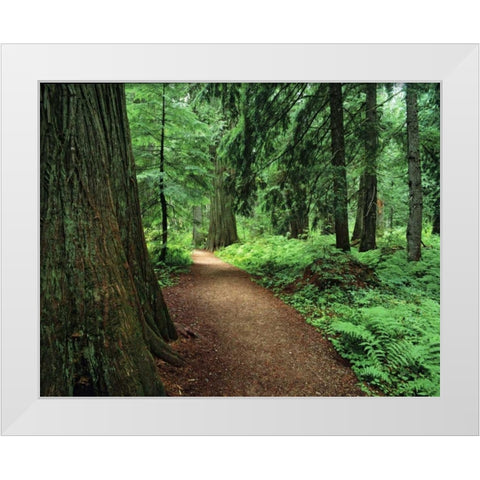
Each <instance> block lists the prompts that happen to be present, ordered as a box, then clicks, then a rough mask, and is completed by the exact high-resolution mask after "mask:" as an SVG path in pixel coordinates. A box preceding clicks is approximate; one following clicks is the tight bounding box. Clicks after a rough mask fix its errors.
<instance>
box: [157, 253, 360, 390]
mask: <svg viewBox="0 0 480 480" xmlns="http://www.w3.org/2000/svg"><path fill="white" fill-rule="evenodd" d="M163 293H164V297H165V301H166V303H167V305H168V308H169V311H170V315H171V317H172V319H173V321H174V323H175V325H176V326H177V329H178V331H179V339H178V340H176V341H175V342H173V343H172V347H173V349H174V350H175V351H176V352H178V353H179V354H180V355H181V356H182V357H183V358H184V359H185V361H186V362H185V365H184V366H182V367H174V366H171V365H168V364H166V363H165V362H162V361H158V368H159V372H160V376H161V378H162V380H163V382H164V385H165V388H166V391H167V395H169V396H194V397H212V396H213V397H223V396H227V397H244V396H270V397H287V396H288V397H303V396H365V393H363V391H362V390H361V389H360V387H359V386H358V379H357V377H356V376H355V374H354V373H353V372H352V370H351V369H350V367H349V365H348V363H347V362H346V361H345V360H343V359H342V358H341V357H340V356H339V355H338V353H337V352H336V351H335V349H334V348H333V346H332V344H331V343H330V342H328V341H327V340H325V339H324V338H323V337H322V335H321V334H320V332H319V331H318V330H316V329H315V328H314V327H313V326H311V325H308V324H307V323H306V322H305V319H304V318H303V317H302V316H301V315H300V314H299V313H298V312H296V311H295V310H294V309H293V308H291V307H290V306H288V305H286V304H285V303H283V302H282V301H281V300H280V299H279V298H277V297H275V296H274V294H273V293H272V292H270V291H269V290H266V289H265V288H263V287H261V286H260V285H258V284H256V283H255V282H254V281H253V280H252V279H251V276H250V275H249V274H248V273H246V272H244V271H242V270H240V269H238V268H236V267H233V266H231V265H229V264H227V263H225V262H223V261H221V260H220V259H218V258H217V257H215V256H214V255H213V254H212V253H210V252H206V251H201V250H196V251H195V252H194V253H193V265H192V266H191V270H190V272H189V273H183V274H181V275H180V279H179V283H178V284H177V285H175V286H173V287H167V288H163Z"/></svg>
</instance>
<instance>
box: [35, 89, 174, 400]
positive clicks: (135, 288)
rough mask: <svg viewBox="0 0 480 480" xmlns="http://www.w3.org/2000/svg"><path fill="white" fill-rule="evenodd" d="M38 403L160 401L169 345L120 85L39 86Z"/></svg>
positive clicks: (170, 332)
mask: <svg viewBox="0 0 480 480" xmlns="http://www.w3.org/2000/svg"><path fill="white" fill-rule="evenodd" d="M40 128H41V141H40V148H41V162H40V168H41V173H40V175H41V199H40V217H41V227H40V311H41V318H40V342H41V345H40V356H41V363H40V370H41V371H40V377H41V395H42V396H69V395H115V396H125V395H128V396H138V395H163V394H164V393H165V392H164V389H163V385H162V382H161V380H160V378H159V377H158V374H157V370H156V366H155V360H154V358H153V356H152V353H151V350H150V348H149V347H150V346H151V345H152V338H154V339H155V342H156V344H157V345H156V349H155V355H156V356H158V357H162V358H165V359H166V360H169V359H171V358H172V357H175V358H176V355H175V353H174V352H172V351H171V349H170V348H169V346H168V345H167V343H166V342H167V341H168V340H171V339H174V338H176V332H175V328H174V326H173V323H172V321H171V319H170V317H169V315H168V311H167V308H166V305H165V303H164V300H163V297H162V294H161V291H160V288H159V286H158V282H157V279H156V276H155V273H154V271H153V268H152V266H151V264H150V262H149V259H148V254H147V249H146V245H145V239H144V236H143V229H142V224H141V218H140V207H139V202H138V191H137V183H136V177H135V168H134V162H133V155H132V151H131V142H130V134H129V128H128V121H127V116H126V107H125V96H124V91H123V85H121V84H42V86H41V106H40Z"/></svg>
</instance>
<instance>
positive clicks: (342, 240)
mask: <svg viewBox="0 0 480 480" xmlns="http://www.w3.org/2000/svg"><path fill="white" fill-rule="evenodd" d="M330 125H331V131H332V167H333V210H334V219H335V238H336V247H337V248H340V249H342V250H343V251H346V252H347V251H350V241H349V235H348V196H347V173H346V168H345V139H344V131H343V100H342V84H341V83H331V84H330Z"/></svg>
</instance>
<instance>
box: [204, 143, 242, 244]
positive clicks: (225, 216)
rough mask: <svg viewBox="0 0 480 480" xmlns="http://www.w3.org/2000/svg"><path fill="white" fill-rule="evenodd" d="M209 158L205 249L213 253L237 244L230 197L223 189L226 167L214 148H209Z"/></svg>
mask: <svg viewBox="0 0 480 480" xmlns="http://www.w3.org/2000/svg"><path fill="white" fill-rule="evenodd" d="M210 156H211V157H212V161H213V163H214V165H215V176H214V180H213V187H214V188H213V195H212V198H211V202H210V223H209V227H208V238H207V249H208V250H210V251H212V252H213V251H215V250H217V249H219V248H221V247H226V246H228V245H231V244H232V243H235V242H238V235H237V223H236V220H235V214H234V211H233V198H232V195H231V194H230V193H229V192H227V191H226V188H225V179H224V175H225V171H226V167H225V166H224V165H223V162H222V161H221V159H220V158H219V157H218V155H217V151H216V147H215V146H213V145H212V146H211V148H210Z"/></svg>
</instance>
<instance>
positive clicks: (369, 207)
mask: <svg viewBox="0 0 480 480" xmlns="http://www.w3.org/2000/svg"><path fill="white" fill-rule="evenodd" d="M366 93H367V100H366V120H367V121H366V139H365V160H366V164H365V173H364V182H365V184H364V185H365V190H364V195H363V202H364V203H363V230H362V235H361V238H360V246H359V248H358V251H359V252H366V251H368V250H374V249H375V248H377V244H376V231H377V85H376V84H375V83H367V85H366Z"/></svg>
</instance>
